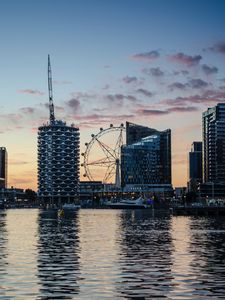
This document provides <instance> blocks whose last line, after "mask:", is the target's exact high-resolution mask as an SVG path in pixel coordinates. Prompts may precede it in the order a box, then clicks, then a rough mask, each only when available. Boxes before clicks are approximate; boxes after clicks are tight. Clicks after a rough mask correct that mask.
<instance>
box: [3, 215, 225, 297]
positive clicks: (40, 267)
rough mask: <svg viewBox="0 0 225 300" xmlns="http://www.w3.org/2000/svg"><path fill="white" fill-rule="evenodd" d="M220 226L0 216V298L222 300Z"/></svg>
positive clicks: (196, 221) (223, 233) (165, 219)
mask: <svg viewBox="0 0 225 300" xmlns="http://www.w3.org/2000/svg"><path fill="white" fill-rule="evenodd" d="M224 263H225V219H223V218H216V217H215V218H210V217H209V218H207V217H179V216H178V217H172V216H157V215H155V216H154V215H152V212H151V210H136V211H132V210H127V211H126V210H109V209H108V210H91V209H90V210H89V209H87V210H80V211H79V212H77V213H76V214H75V215H74V216H72V217H66V218H63V219H59V218H58V216H57V214H56V213H52V212H50V211H38V210H32V209H30V210H26V209H21V210H16V209H15V210H6V211H0V299H3V300H7V299H19V300H20V299H21V300H32V299H34V300H37V299H39V300H44V299H113V300H114V299H139V300H140V299H154V298H158V299H206V300H209V299H210V300H211V299H225V296H224V295H225V288H224V286H225V264H224Z"/></svg>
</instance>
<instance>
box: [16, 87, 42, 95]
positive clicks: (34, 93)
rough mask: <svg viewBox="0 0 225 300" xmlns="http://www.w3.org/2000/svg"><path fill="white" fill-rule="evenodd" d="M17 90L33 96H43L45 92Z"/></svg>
mask: <svg viewBox="0 0 225 300" xmlns="http://www.w3.org/2000/svg"><path fill="white" fill-rule="evenodd" d="M18 92H19V93H21V94H28V95H35V96H43V95H44V94H45V93H43V92H41V91H39V90H31V89H25V90H19V91H18Z"/></svg>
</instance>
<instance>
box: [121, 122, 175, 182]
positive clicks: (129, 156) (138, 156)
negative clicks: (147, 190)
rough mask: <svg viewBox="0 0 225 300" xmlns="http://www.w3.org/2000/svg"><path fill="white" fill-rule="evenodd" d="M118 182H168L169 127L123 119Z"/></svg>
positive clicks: (169, 157)
mask: <svg viewBox="0 0 225 300" xmlns="http://www.w3.org/2000/svg"><path fill="white" fill-rule="evenodd" d="M126 139H127V145H126V146H123V147H122V149H121V184H122V186H125V185H127V184H171V131H170V129H167V130H165V131H158V130H156V129H153V128H148V127H145V126H141V125H136V124H133V123H129V122H127V123H126Z"/></svg>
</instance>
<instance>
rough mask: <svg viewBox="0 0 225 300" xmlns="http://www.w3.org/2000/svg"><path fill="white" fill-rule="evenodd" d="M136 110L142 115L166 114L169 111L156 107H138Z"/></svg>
mask: <svg viewBox="0 0 225 300" xmlns="http://www.w3.org/2000/svg"><path fill="white" fill-rule="evenodd" d="M136 112H137V113H138V114H139V115H143V116H159V115H167V114H168V113H169V112H168V111H167V110H158V109H138V110H137V111H136Z"/></svg>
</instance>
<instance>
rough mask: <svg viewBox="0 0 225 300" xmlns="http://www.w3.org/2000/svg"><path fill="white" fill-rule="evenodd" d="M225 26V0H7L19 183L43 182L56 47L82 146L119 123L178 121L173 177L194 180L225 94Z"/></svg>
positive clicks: (62, 89)
mask: <svg viewBox="0 0 225 300" xmlns="http://www.w3.org/2000/svg"><path fill="white" fill-rule="evenodd" d="M224 29H225V1H222V0H221V1H218V0H214V1H213V0H211V1H207V0H204V1H202V0H186V1H184V0H179V1H178V0H177V1H176V0H171V1H168V0H164V1H162V0H155V1H153V0H114V1H110V0H74V1H72V0H67V1H62V0H61V1H58V0H51V1H49V0H39V1H34V0H33V1H32V0H29V1H28V0H27V1H25V0H20V1H17V0H14V1H13V0H8V1H1V2H0V37H1V56H0V77H1V89H0V99H1V104H0V107H1V113H0V119H1V120H0V121H1V127H0V134H1V143H0V146H4V147H6V148H7V150H8V156H9V178H8V181H9V186H12V185H13V186H15V187H21V188H33V189H35V190H36V186H37V184H36V181H37V177H36V168H37V167H36V166H37V162H36V161H37V128H38V126H39V125H42V124H43V123H45V122H46V121H47V120H48V117H49V113H48V107H47V103H48V91H47V56H48V54H50V55H51V62H52V72H53V97H54V104H55V113H56V118H57V119H60V118H61V119H63V120H65V121H67V123H68V124H71V123H75V124H76V125H77V126H79V128H80V134H81V152H82V151H83V150H84V143H85V142H88V141H90V139H91V134H92V133H97V132H98V131H99V128H100V127H104V128H107V127H109V124H110V123H113V124H114V125H119V124H120V123H122V122H123V123H125V121H130V122H134V123H137V124H142V125H145V126H149V127H153V128H156V129H159V130H163V129H167V128H171V130H172V165H173V173H172V174H173V185H174V186H183V185H186V182H187V155H188V151H189V150H190V147H191V143H192V142H193V141H196V140H201V114H202V112H203V111H204V110H206V109H207V108H208V107H211V106H214V105H216V104H217V103H218V102H221V101H224V100H225V33H224ZM81 174H83V171H82V170H81ZM81 179H84V178H83V177H81Z"/></svg>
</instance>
